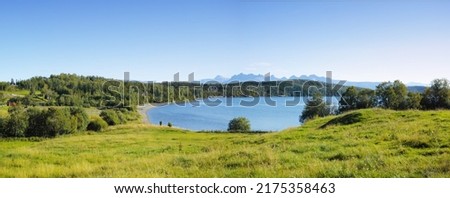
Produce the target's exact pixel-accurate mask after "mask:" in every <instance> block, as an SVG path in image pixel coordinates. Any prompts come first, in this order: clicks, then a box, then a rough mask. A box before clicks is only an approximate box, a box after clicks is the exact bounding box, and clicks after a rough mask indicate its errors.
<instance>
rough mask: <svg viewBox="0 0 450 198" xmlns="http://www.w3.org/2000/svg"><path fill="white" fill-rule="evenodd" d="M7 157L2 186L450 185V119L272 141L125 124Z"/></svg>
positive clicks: (377, 124)
mask: <svg viewBox="0 0 450 198" xmlns="http://www.w3.org/2000/svg"><path fill="white" fill-rule="evenodd" d="M0 148H1V150H0V159H1V160H0V177H450V111H425V112H424V111H390V110H381V109H369V110H358V111H353V112H349V113H347V114H344V115H340V116H330V117H326V118H320V119H316V120H311V121H309V122H307V123H305V125H304V126H301V127H297V128H291V129H287V130H284V131H282V132H279V133H272V134H230V133H194V132H189V131H183V130H179V129H173V128H167V127H155V126H148V125H126V126H119V127H115V128H114V127H113V128H111V129H110V130H108V131H106V132H103V133H84V134H77V135H70V136H63V137H59V138H56V139H48V140H40V141H34V142H33V141H28V140H13V139H7V140H1V141H0Z"/></svg>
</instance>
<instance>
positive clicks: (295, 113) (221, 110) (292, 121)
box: [148, 97, 305, 131]
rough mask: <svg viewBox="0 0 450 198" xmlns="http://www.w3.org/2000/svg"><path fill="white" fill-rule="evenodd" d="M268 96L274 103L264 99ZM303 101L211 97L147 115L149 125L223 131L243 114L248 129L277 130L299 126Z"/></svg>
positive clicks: (277, 98)
mask: <svg viewBox="0 0 450 198" xmlns="http://www.w3.org/2000/svg"><path fill="white" fill-rule="evenodd" d="M268 99H271V100H272V101H274V102H266V100H268ZM213 101H214V102H213ZM252 102H253V104H249V103H252ZM292 103H294V104H292ZM304 104H305V103H304V101H303V98H299V97H296V98H294V97H271V98H264V97H261V98H211V99H209V101H198V104H189V103H188V104H170V105H165V106H160V107H155V108H153V109H151V110H150V111H149V112H148V115H149V119H150V122H151V123H153V124H159V121H162V122H163V124H164V125H167V123H168V122H171V123H172V124H173V125H174V126H176V127H180V128H185V129H190V130H227V128H228V122H229V121H230V120H231V119H233V118H235V117H239V116H243V117H246V118H248V119H249V120H250V124H251V129H252V130H263V131H278V130H282V129H286V128H288V127H295V126H299V125H300V123H299V115H300V114H301V112H302V110H303V108H304Z"/></svg>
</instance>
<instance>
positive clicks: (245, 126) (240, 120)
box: [228, 117, 250, 132]
mask: <svg viewBox="0 0 450 198" xmlns="http://www.w3.org/2000/svg"><path fill="white" fill-rule="evenodd" d="M228 131H230V132H244V131H250V121H249V120H248V119H247V118H245V117H237V118H234V119H232V120H231V121H230V122H229V123H228Z"/></svg>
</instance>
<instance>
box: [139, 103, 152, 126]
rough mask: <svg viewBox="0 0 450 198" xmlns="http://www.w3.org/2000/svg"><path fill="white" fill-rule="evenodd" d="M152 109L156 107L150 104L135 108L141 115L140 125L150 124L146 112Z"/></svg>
mask: <svg viewBox="0 0 450 198" xmlns="http://www.w3.org/2000/svg"><path fill="white" fill-rule="evenodd" d="M154 107H156V105H152V104H145V105H143V106H138V107H137V110H138V112H139V113H140V114H141V115H142V123H145V124H151V123H150V120H149V117H148V114H147V112H148V111H149V110H150V109H152V108H154Z"/></svg>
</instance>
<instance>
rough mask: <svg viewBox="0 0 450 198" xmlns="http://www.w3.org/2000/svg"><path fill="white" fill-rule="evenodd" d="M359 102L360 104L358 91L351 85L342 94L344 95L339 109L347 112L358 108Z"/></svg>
mask: <svg viewBox="0 0 450 198" xmlns="http://www.w3.org/2000/svg"><path fill="white" fill-rule="evenodd" d="M357 104H358V91H357V90H356V88H355V87H353V86H352V87H349V88H347V90H345V92H344V93H343V94H342V97H341V99H340V101H339V111H340V112H345V111H349V110H353V109H356V108H357Z"/></svg>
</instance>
